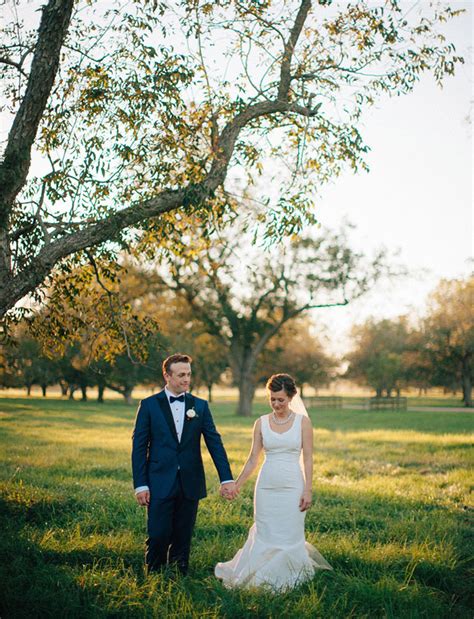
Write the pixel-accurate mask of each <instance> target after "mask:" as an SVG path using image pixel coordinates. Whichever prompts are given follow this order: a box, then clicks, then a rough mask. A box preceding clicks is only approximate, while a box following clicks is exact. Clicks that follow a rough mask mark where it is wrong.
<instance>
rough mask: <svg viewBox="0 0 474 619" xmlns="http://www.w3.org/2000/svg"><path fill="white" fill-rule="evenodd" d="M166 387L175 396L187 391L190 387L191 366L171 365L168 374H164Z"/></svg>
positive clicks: (188, 364) (182, 364) (180, 363)
mask: <svg viewBox="0 0 474 619" xmlns="http://www.w3.org/2000/svg"><path fill="white" fill-rule="evenodd" d="M164 376H165V380H166V386H167V387H168V389H169V390H170V391H171V393H174V394H175V395H179V394H180V393H183V391H189V387H190V385H191V364H190V363H182V362H179V363H172V364H171V367H170V369H169V373H168V372H165V374H164Z"/></svg>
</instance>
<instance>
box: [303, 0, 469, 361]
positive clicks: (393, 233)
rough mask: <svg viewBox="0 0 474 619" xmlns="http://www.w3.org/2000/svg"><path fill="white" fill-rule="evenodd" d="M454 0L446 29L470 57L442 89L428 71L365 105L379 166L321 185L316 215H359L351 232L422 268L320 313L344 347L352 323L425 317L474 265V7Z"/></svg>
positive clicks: (360, 243) (372, 158)
mask: <svg viewBox="0 0 474 619" xmlns="http://www.w3.org/2000/svg"><path fill="white" fill-rule="evenodd" d="M450 5H451V6H455V7H456V8H458V7H459V8H465V9H466V13H465V14H464V15H462V16H460V17H457V18H456V19H453V20H452V21H451V22H450V23H449V24H448V25H447V26H446V28H445V31H446V34H447V35H448V37H450V40H452V41H453V43H454V44H455V46H456V49H457V52H458V53H459V54H460V55H462V56H464V57H465V60H466V64H465V65H464V66H462V67H460V68H458V70H457V72H456V75H455V76H454V77H450V78H447V80H446V82H445V85H444V87H443V89H442V90H440V88H439V87H438V86H437V85H436V84H435V82H434V79H433V78H432V77H431V76H426V77H424V78H422V80H421V81H420V83H419V84H418V86H417V87H416V88H415V90H414V92H413V93H411V94H409V95H406V96H402V97H397V98H393V99H390V98H386V99H383V100H380V101H379V102H378V103H377V105H376V106H375V107H374V108H372V109H370V110H368V111H366V112H365V115H364V118H363V122H362V130H361V131H362V134H363V136H364V139H365V141H366V143H367V144H368V145H369V146H370V148H371V151H370V153H369V154H368V156H367V162H368V164H369V167H370V172H369V173H368V174H367V173H363V172H361V173H359V174H358V175H356V176H355V175H352V174H350V173H347V174H344V175H342V176H341V177H339V178H338V179H337V180H336V182H335V183H334V184H333V185H332V186H327V187H325V188H324V189H323V190H322V192H321V193H322V195H321V199H320V201H319V204H318V207H317V214H318V218H319V220H320V222H321V223H322V224H323V225H325V226H330V227H335V228H337V227H338V225H340V223H341V222H343V221H344V220H347V221H349V222H351V223H353V224H354V225H355V226H356V228H355V230H354V231H353V232H352V239H351V240H352V242H353V243H354V244H355V245H356V246H357V247H358V248H360V249H364V250H365V251H367V252H369V253H370V251H374V250H375V249H376V248H377V247H380V246H381V245H383V246H385V247H386V248H387V249H388V250H389V251H390V252H396V251H399V252H400V253H399V255H398V256H397V258H396V259H395V262H396V261H398V262H399V263H401V264H404V265H406V266H407V267H408V268H409V269H410V270H411V271H413V276H412V277H409V278H403V279H402V280H399V281H397V282H392V283H391V284H388V285H381V286H378V287H377V288H376V289H375V290H374V291H373V292H372V293H371V294H369V295H368V296H367V297H364V298H363V299H361V300H359V301H358V302H355V303H353V304H350V305H349V306H347V307H344V308H336V309H327V310H318V312H317V313H314V315H313V318H314V320H315V321H316V322H317V323H318V322H319V321H321V320H323V322H325V323H326V324H327V325H329V327H330V333H331V342H332V346H333V347H334V350H335V351H338V352H342V351H344V350H345V349H346V348H347V346H348V345H349V342H348V339H347V335H348V331H349V329H350V325H351V324H352V323H353V322H362V321H363V320H365V319H366V318H367V317H368V316H375V317H376V318H382V317H384V318H385V317H393V316H397V315H400V314H404V313H409V314H411V315H414V316H415V315H418V314H420V313H422V311H423V308H424V305H425V301H426V297H427V295H428V294H429V292H430V291H431V290H432V289H433V288H434V287H435V286H436V283H437V282H438V281H439V279H440V278H456V277H463V276H466V275H467V274H468V273H469V271H470V268H472V263H471V264H469V261H470V259H471V258H472V249H473V246H472V241H473V211H472V208H473V152H472V133H473V128H472V113H473V110H472V105H473V100H474V94H473V84H474V80H473V62H472V54H473V49H472V47H473V40H472V38H473V35H472V33H473V32H474V28H473V26H474V23H473V20H474V5H473V3H472V2H455V3H452V2H451V3H450ZM469 115H471V123H470V122H469V121H468V116H469Z"/></svg>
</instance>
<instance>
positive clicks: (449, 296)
mask: <svg viewBox="0 0 474 619" xmlns="http://www.w3.org/2000/svg"><path fill="white" fill-rule="evenodd" d="M473 306H474V277H471V278H467V279H464V280H462V279H459V280H456V279H453V280H441V282H440V283H439V285H438V287H437V288H436V290H435V291H434V292H433V294H432V295H431V298H430V301H429V308H428V313H427V315H426V317H425V319H424V322H423V328H424V332H425V334H426V342H427V353H428V354H430V355H431V356H432V358H433V361H434V363H435V364H439V365H440V366H441V368H443V369H444V374H445V376H446V375H448V376H449V375H451V376H452V377H453V378H454V377H455V376H456V374H457V376H458V377H459V378H460V382H461V386H462V392H463V402H464V405H465V406H468V407H469V406H472V381H473V374H474V363H473V355H474V316H473V312H472V308H473ZM452 382H454V380H452ZM444 386H448V385H444Z"/></svg>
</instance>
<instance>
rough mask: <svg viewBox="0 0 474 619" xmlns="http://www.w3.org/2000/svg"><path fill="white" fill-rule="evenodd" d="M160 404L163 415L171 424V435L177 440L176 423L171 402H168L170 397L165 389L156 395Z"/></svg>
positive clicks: (169, 424)
mask: <svg viewBox="0 0 474 619" xmlns="http://www.w3.org/2000/svg"><path fill="white" fill-rule="evenodd" d="M156 397H157V399H158V402H159V405H160V408H161V410H162V411H163V415H164V417H165V419H166V423H167V424H168V426H169V429H170V432H171V435H172V436H173V438H174V439H175V440H176V441H177V440H178V435H177V434H176V426H175V425H174V420H173V414H172V413H171V408H170V404H169V402H168V398H167V397H166V393H165V391H164V390H163V391H160V393H159V394H158V395H157V396H156Z"/></svg>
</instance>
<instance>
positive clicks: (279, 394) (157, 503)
mask: <svg viewBox="0 0 474 619" xmlns="http://www.w3.org/2000/svg"><path fill="white" fill-rule="evenodd" d="M191 362H192V359H191V357H190V356H189V355H183V354H174V355H171V356H170V357H168V358H167V359H165V361H164V362H163V376H164V379H165V383H166V385H165V388H164V389H163V390H162V391H160V393H158V394H155V395H152V396H150V397H148V398H145V399H144V400H142V401H141V403H140V406H139V408H138V412H137V417H136V421H135V428H134V431H133V439H132V469H133V483H134V488H135V495H136V498H137V501H138V503H139V504H140V505H142V506H145V507H146V508H147V512H148V518H147V529H148V537H147V540H146V555H145V560H146V565H147V570H148V573H152V572H155V571H159V570H161V569H162V568H163V567H165V566H166V565H172V566H175V567H176V568H177V569H178V570H179V571H180V572H181V573H182V574H183V575H185V574H186V573H187V571H188V565H189V552H190V547H191V536H192V532H193V528H194V523H195V521H196V514H197V510H198V504H199V500H200V499H202V498H204V497H205V496H206V482H205V477H204V467H203V463H202V456H201V436H202V437H203V438H204V441H205V443H206V446H207V449H208V451H209V453H210V455H211V458H212V460H213V462H214V465H215V467H216V469H217V473H218V475H219V479H220V482H221V486H220V494H221V496H223V497H224V498H228V499H234V498H235V497H236V496H237V494H238V493H239V491H240V489H241V488H242V486H243V484H244V483H245V482H246V481H247V479H248V478H249V477H250V475H251V474H252V473H253V471H254V470H255V469H256V467H257V466H258V462H259V457H260V454H261V452H262V451H264V453H265V461H264V463H263V465H262V467H261V469H260V472H259V475H258V479H257V483H256V486H255V494H254V523H253V525H252V526H251V528H250V531H249V534H248V538H247V541H246V542H245V544H244V546H243V547H242V548H241V549H240V550H239V551H238V552H237V553H236V555H235V556H234V557H233V558H232V559H231V560H230V561H227V562H224V563H218V564H217V565H216V566H215V570H214V571H215V575H216V576H217V577H218V578H220V579H222V581H223V582H224V584H225V585H226V586H228V587H247V586H260V585H262V586H266V587H269V588H271V589H272V590H274V591H281V590H285V589H289V588H292V587H295V586H297V585H299V584H300V583H302V582H304V581H305V580H308V579H310V578H311V577H312V576H313V574H314V572H315V571H316V570H318V569H326V570H328V569H329V570H330V569H332V568H331V566H330V565H329V563H327V561H326V560H325V559H324V557H323V556H322V555H321V554H320V553H319V552H318V551H317V550H316V549H315V548H314V547H313V546H312V545H311V544H309V543H308V542H306V541H305V537H304V520H305V515H306V510H307V509H308V507H309V506H310V505H311V485H312V469H313V459H312V450H313V431H312V427H311V421H310V419H309V417H308V415H307V413H306V409H305V408H304V404H303V403H302V401H301V398H299V396H298V395H297V393H296V386H295V382H294V380H293V379H292V378H291V376H289V375H288V374H275V375H273V376H272V377H270V379H269V380H268V382H267V391H268V397H269V401H270V406H271V409H272V412H271V413H269V414H266V415H262V416H261V417H259V418H258V419H257V421H256V422H255V425H254V428H253V441H252V447H251V449H250V453H249V455H248V458H247V461H246V463H245V465H244V467H243V468H242V471H241V472H240V474H239V476H238V477H237V479H236V480H235V481H234V478H233V475H232V472H231V468H230V465H229V461H228V459H227V454H226V451H225V449H224V445H223V443H222V439H221V437H220V434H219V433H218V431H217V430H216V427H215V425H214V421H213V419H212V415H211V412H210V410H209V405H208V403H207V401H206V400H203V399H201V398H198V397H196V396H194V395H192V394H191V393H190V392H189V387H190V384H191Z"/></svg>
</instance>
